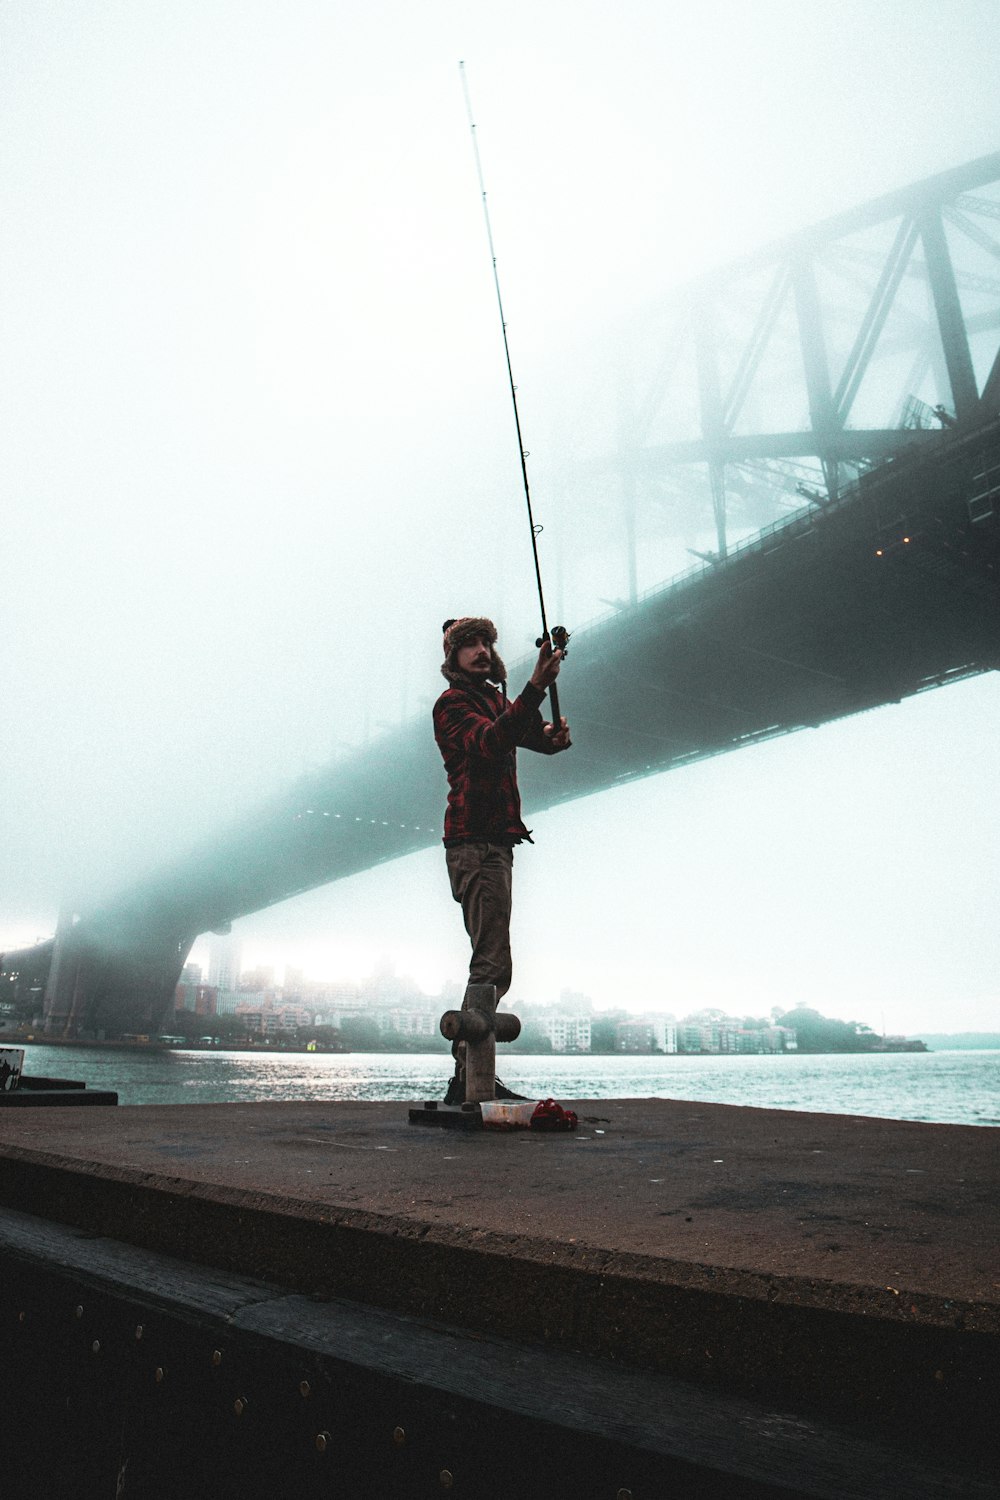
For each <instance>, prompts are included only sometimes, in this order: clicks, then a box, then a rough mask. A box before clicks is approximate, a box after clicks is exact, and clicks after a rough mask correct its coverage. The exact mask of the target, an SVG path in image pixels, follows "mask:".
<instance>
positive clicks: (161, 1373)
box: [153, 1365, 167, 1385]
mask: <svg viewBox="0 0 1000 1500" xmlns="http://www.w3.org/2000/svg"><path fill="white" fill-rule="evenodd" d="M153 1378H154V1379H155V1381H156V1383H157V1385H162V1383H163V1381H164V1380H166V1378H167V1372H166V1370H165V1369H164V1368H163V1366H162V1365H157V1367H156V1372H155V1374H154V1377H153Z"/></svg>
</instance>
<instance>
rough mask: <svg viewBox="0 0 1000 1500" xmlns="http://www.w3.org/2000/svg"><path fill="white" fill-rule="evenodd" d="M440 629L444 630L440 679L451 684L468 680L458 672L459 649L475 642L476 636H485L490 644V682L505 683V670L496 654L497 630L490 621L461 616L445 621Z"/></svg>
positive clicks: (474, 616) (473, 616) (481, 617)
mask: <svg viewBox="0 0 1000 1500" xmlns="http://www.w3.org/2000/svg"><path fill="white" fill-rule="evenodd" d="M442 629H443V630H444V661H443V662H442V663H441V675H442V677H446V678H447V679H448V681H449V682H452V683H455V682H464V681H467V680H468V679H467V678H464V677H463V676H462V673H461V672H460V671H459V670H458V651H459V647H460V646H467V645H468V644H469V642H470V641H474V640H475V638H476V636H478V635H481V636H485V638H486V639H487V640H488V641H489V643H490V681H491V682H499V683H504V682H506V681H507V668H506V667H505V666H504V664H503V662H502V661H501V660H500V657H499V656H498V655H497V653H496V639H497V628H496V626H495V625H494V623H493V621H492V620H487V619H486V618H485V617H483V616H478V615H463V616H462V617H461V619H458V620H445V622H444V625H443V626H442Z"/></svg>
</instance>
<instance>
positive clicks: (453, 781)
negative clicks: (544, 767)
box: [434, 682, 555, 846]
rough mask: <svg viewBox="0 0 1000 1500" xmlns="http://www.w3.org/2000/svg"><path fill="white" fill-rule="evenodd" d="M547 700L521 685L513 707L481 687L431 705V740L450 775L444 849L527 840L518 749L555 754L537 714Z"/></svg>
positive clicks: (454, 690)
mask: <svg viewBox="0 0 1000 1500" xmlns="http://www.w3.org/2000/svg"><path fill="white" fill-rule="evenodd" d="M544 697H545V694H544V693H543V692H542V691H541V690H540V689H539V688H536V687H534V686H532V684H531V683H530V682H527V683H525V685H524V687H523V688H522V689H521V692H520V694H519V696H518V697H517V698H515V699H514V700H513V702H512V703H507V704H505V703H504V700H503V698H502V697H501V696H500V694H499V692H498V691H497V689H496V688H495V687H492V686H490V684H488V683H484V684H483V686H482V687H479V686H478V685H476V686H472V685H471V684H469V685H468V686H466V685H465V684H464V683H463V684H461V685H460V686H458V687H451V688H449V689H448V690H447V692H444V693H442V694H441V696H440V698H439V699H438V701H437V702H436V703H435V705H434V738H435V739H436V740H437V743H438V749H439V750H440V751H441V754H442V756H443V757H444V768H445V770H446V771H447V773H448V807H447V810H446V812H445V815H444V842H445V845H446V846H447V845H450V844H462V843H467V842H469V841H470V840H471V839H488V840H489V841H490V842H491V843H500V844H517V843H520V842H521V840H522V839H529V841H530V837H531V835H530V833H529V831H528V829H527V828H525V826H524V824H523V823H522V821H521V798H520V794H519V793H518V790H517V766H516V751H517V747H518V745H523V746H524V748H525V749H526V750H537V751H539V752H540V753H541V754H542V755H551V754H554V753H555V752H554V751H553V749H552V746H551V743H550V741H549V740H548V739H547V738H546V736H545V734H544V732H543V729H542V716H541V714H540V713H539V711H538V705H539V704H540V703H541V701H542V699H543V698H544Z"/></svg>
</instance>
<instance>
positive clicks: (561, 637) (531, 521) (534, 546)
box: [458, 62, 569, 729]
mask: <svg viewBox="0 0 1000 1500" xmlns="http://www.w3.org/2000/svg"><path fill="white" fill-rule="evenodd" d="M458 68H459V72H460V73H461V75H462V92H463V94H464V95H465V111H466V114H467V115H468V117H469V133H470V134H471V136H472V152H473V155H474V156H475V159H476V176H477V177H478V179H479V192H480V195H481V197H482V203H483V218H484V220H485V222H486V239H487V243H488V244H489V247H490V262H491V264H492V266H493V285H494V287H495V288H496V294H497V308H498V310H499V313H500V328H501V331H502V333H503V352H504V357H505V359H506V361H507V382H508V384H509V386H510V399H511V405H512V406H513V408H514V426H515V428H516V429H517V451H518V456H519V457H520V460H521V478H522V480H523V482H524V499H525V503H526V505H527V507H528V525H529V527H530V529H531V555H532V558H533V560H534V564H535V582H536V584H537V585H538V605H539V608H540V610H541V614H542V634H541V636H540V637H539V639H538V640H537V641H536V642H535V644H536V645H537V646H541V645H542V643H543V642H544V641H548V640H551V641H552V642H553V644H554V645H556V646H557V647H558V648H559V649H561V650H562V652H563V654H564V655H565V652H566V642H567V641H568V640H569V632H568V631H567V630H566V628H565V626H562V625H556V626H554V627H553V630H552V633H551V636H550V633H549V626H548V621H547V619H546V614H545V593H544V590H543V589H542V569H541V564H540V562H539V558H538V537H539V534H540V532H541V531H542V527H541V526H538V525H536V524H535V516H534V512H533V510H532V506H531V486H530V484H529V483H528V463H527V460H528V453H527V451H526V449H525V446H524V438H523V436H522V434H521V414H520V412H519V411H518V407H517V386H516V385H515V384H514V371H513V369H512V367H511V362H510V344H509V343H508V341H507V319H506V318H505V316H504V310H503V297H502V296H501V293H500V276H499V273H498V272H497V255H496V250H495V249H494V245H493V226H492V224H491V223H490V210H489V205H488V204H487V201H486V183H485V182H484V181H483V166H482V162H481V161H480V159H479V141H478V138H477V135H476V122H475V119H474V118H473V114H472V100H471V98H470V96H469V84H468V80H467V79H466V76H465V63H464V62H460V63H459V65H458ZM549 696H550V698H551V700H552V714H553V722H554V724H555V726H556V728H557V729H558V727H559V698H558V695H557V693H556V685H555V683H552V685H551V687H550V688H549Z"/></svg>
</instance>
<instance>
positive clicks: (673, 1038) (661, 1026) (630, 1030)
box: [615, 1016, 677, 1052]
mask: <svg viewBox="0 0 1000 1500" xmlns="http://www.w3.org/2000/svg"><path fill="white" fill-rule="evenodd" d="M615 1051H616V1052H676V1051H677V1025H676V1023H675V1022H674V1021H672V1020H669V1019H668V1018H667V1017H666V1016H632V1017H630V1018H629V1019H628V1020H627V1021H619V1023H618V1025H617V1026H616V1027H615Z"/></svg>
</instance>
